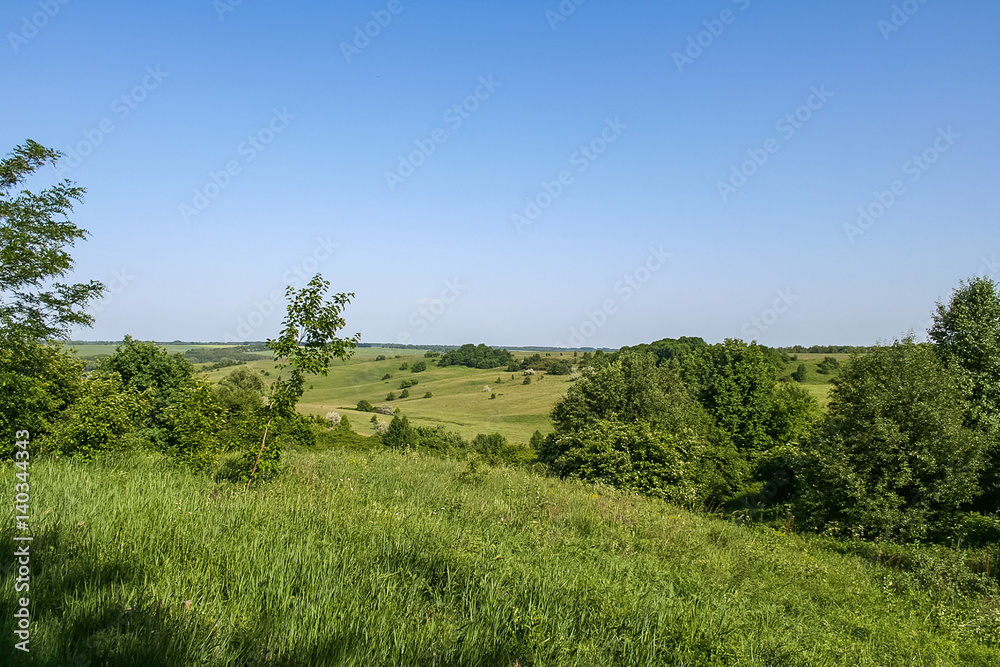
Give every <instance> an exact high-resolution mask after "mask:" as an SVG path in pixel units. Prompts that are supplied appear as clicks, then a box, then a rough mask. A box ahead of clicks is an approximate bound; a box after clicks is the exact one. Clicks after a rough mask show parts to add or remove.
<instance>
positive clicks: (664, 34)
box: [0, 0, 1000, 347]
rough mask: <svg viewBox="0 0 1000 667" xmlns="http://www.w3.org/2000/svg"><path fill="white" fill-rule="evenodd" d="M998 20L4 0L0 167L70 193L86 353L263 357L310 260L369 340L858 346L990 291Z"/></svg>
mask: <svg viewBox="0 0 1000 667" xmlns="http://www.w3.org/2000/svg"><path fill="white" fill-rule="evenodd" d="M577 1H579V0H577ZM998 29H1000V5H997V4H996V3H993V2H987V1H986V0H976V1H973V0H957V1H954V2H949V3H945V2H942V1H941V0H925V1H924V2H920V1H919V0H908V1H907V2H896V3H893V2H881V1H872V0H867V1H865V2H862V1H861V0H846V1H839V2H833V1H830V2H807V3H806V2H792V1H791V0H771V1H770V2H763V1H762V0H736V1H732V0H717V1H713V2H697V3H696V2H677V3H663V2H627V1H622V2H614V3H613V2H610V1H609V0H586V1H585V2H582V3H581V4H576V3H575V2H573V0H566V1H564V2H562V3H561V4H560V3H559V2H557V1H555V0H552V1H549V2H529V1H515V0H508V1H506V2H492V3H488V2H470V1H463V2H444V1H440V2H431V1H429V0H423V1H421V0H391V1H390V0H378V1H377V2H350V3H331V4H327V3H318V2H287V3H280V4H279V3H268V2H263V1H261V0H243V2H239V3H238V4H237V3H236V2H235V0H218V1H216V2H212V1H211V0H188V1H186V2H177V3H161V4H157V5H156V6H152V7H150V6H147V4H146V3H125V2H107V1H100V0H95V1H94V2H82V1H80V0H70V1H68V2H67V1H66V0H62V2H60V0H42V1H41V2H39V1H38V0H34V1H33V2H28V1H25V0H9V1H8V2H5V3H4V4H3V7H2V9H0V30H2V33H3V36H4V40H3V44H2V45H0V71H2V72H3V77H2V81H3V85H4V101H5V103H4V104H3V105H2V107H0V118H2V121H3V122H2V123H0V151H3V152H7V151H9V150H10V149H11V148H13V147H14V146H15V145H17V144H19V143H22V142H23V141H24V140H25V139H28V138H30V139H34V140H36V141H38V142H40V143H42V144H44V145H46V146H50V147H53V148H57V149H60V150H62V151H64V152H65V153H67V158H66V159H64V160H63V162H62V166H63V168H62V169H61V170H60V172H59V173H60V174H62V175H64V176H65V177H67V178H70V179H72V180H74V181H76V182H77V183H78V184H80V185H82V186H84V187H85V188H87V190H88V194H87V198H86V201H85V203H84V204H83V205H81V206H79V207H78V208H77V209H76V211H75V212H74V214H73V219H74V221H75V222H76V223H77V224H79V225H80V226H82V227H84V228H86V229H88V230H89V231H90V232H91V237H90V239H88V240H87V241H86V242H84V243H81V244H78V245H77V246H76V248H75V249H74V250H73V254H74V257H75V258H76V260H77V266H76V272H75V274H74V277H75V278H77V279H80V280H87V279H91V278H94V279H98V280H101V281H103V282H104V283H105V284H107V285H108V286H109V287H110V288H111V290H110V291H109V293H108V296H107V297H106V298H105V300H104V301H103V302H102V303H100V304H96V305H95V307H94V308H93V312H94V314H95V316H96V320H97V321H96V325H95V326H94V327H93V328H92V329H89V330H86V329H85V330H78V331H74V332H73V335H74V337H77V338H85V339H120V338H121V337H122V336H123V335H125V334H132V335H133V336H136V337H140V338H145V339H156V340H174V339H181V340H230V339H240V340H242V339H251V340H261V339H264V338H266V337H268V336H273V335H275V334H276V333H277V331H278V329H279V326H280V322H281V316H282V312H283V308H284V304H283V300H282V298H281V296H280V295H281V293H282V292H283V290H284V287H285V286H286V285H289V284H291V285H301V284H303V283H304V281H305V279H307V278H308V276H309V275H311V274H312V273H315V272H320V273H322V274H323V276H324V277H326V278H327V279H328V280H330V281H331V283H332V288H333V290H334V291H344V292H354V293H355V294H356V297H355V299H354V302H353V304H352V305H351V306H350V307H349V309H348V310H347V312H346V316H347V321H348V331H347V332H346V333H354V332H355V331H360V332H361V333H362V336H363V340H365V341H368V342H410V343H427V344H430V343H442V344H460V343H465V342H470V341H471V342H477V343H478V342H485V343H488V344H492V345H561V346H570V345H573V346H595V347H596V346H608V347H618V346H621V345H629V344H635V343H638V342H644V341H651V340H655V339H659V338H663V337H668V336H669V337H677V336H684V335H687V336H702V337H704V338H705V339H706V340H709V341H713V342H714V341H720V340H722V339H723V338H726V337H741V338H744V339H748V340H749V339H756V340H758V341H759V342H762V343H765V344H769V345H791V344H796V343H798V344H804V345H810V344H870V343H873V342H874V341H876V340H879V339H882V340H885V339H891V338H893V337H896V336H899V335H902V334H904V333H905V332H906V331H907V330H910V329H914V330H917V332H918V333H921V332H922V329H923V328H924V327H926V320H927V319H928V317H929V314H930V312H931V311H932V309H933V306H934V303H935V301H936V300H938V299H947V297H948V295H949V294H950V292H951V290H952V289H953V288H954V287H956V286H957V285H958V283H959V281H960V280H961V279H963V278H968V277H971V276H973V275H992V277H994V278H1000V266H998V265H997V263H996V261H995V260H996V259H997V258H1000V231H998V225H997V222H998V215H997V211H998V196H1000V195H998V192H1000V191H998V188H997V176H998V173H1000V169H998V166H997V159H998V155H1000V150H998V149H1000V133H998V123H997V119H998V117H1000V68H998V67H997V63H1000V53H998V51H1000V39H998V35H997V32H998ZM366 31H367V33H368V34H367V35H366V34H365V33H366ZM456 107H457V108H456ZM57 178H59V174H57V172H56V170H53V169H51V168H50V169H47V170H46V171H45V172H44V173H43V174H41V175H40V176H39V177H38V178H37V179H35V180H33V181H32V183H31V186H32V187H42V186H44V185H46V184H48V183H51V182H53V181H54V180H55V179H57ZM859 209H860V210H861V211H867V212H868V217H865V218H861V219H860V223H859V217H860V213H859Z"/></svg>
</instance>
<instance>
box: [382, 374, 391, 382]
mask: <svg viewBox="0 0 1000 667" xmlns="http://www.w3.org/2000/svg"><path fill="white" fill-rule="evenodd" d="M382 379H383V380H391V379H392V373H386V374H385V375H383V376H382Z"/></svg>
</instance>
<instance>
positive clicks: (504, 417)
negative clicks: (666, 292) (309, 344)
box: [205, 348, 572, 443]
mask: <svg viewBox="0 0 1000 667" xmlns="http://www.w3.org/2000/svg"><path fill="white" fill-rule="evenodd" d="M380 354H384V355H386V357H387V358H386V359H385V360H384V361H375V357H376V356H378V355H380ZM531 354H532V353H531V352H525V353H518V354H517V355H515V356H517V357H518V358H520V357H521V356H530V355H531ZM542 354H543V356H544V353H542ZM551 354H552V355H553V356H556V357H558V356H559V353H558V352H553V353H551ZM563 354H564V356H565V358H572V353H571V352H569V353H563ZM397 355H400V356H398V357H397ZM421 360H424V361H430V360H428V359H424V351H422V350H403V351H401V350H394V349H382V348H359V349H358V350H357V354H355V355H354V357H352V358H351V359H349V360H348V361H347V362H342V361H336V362H334V364H333V366H332V367H331V369H330V374H329V375H328V376H327V377H315V378H310V379H309V383H310V385H311V386H312V388H311V389H308V390H307V391H306V393H305V395H304V396H303V398H302V401H301V402H300V403H299V405H298V410H299V412H302V413H303V414H315V415H321V416H322V415H325V414H326V413H327V412H329V411H331V410H335V411H337V412H339V413H341V414H345V415H347V416H348V418H349V419H350V420H351V426H352V427H353V428H354V430H355V431H357V432H358V433H362V434H365V435H368V434H371V432H372V431H371V425H370V424H369V423H368V422H369V420H370V419H371V414H370V413H363V412H358V411H357V410H355V407H356V406H357V403H358V401H360V400H362V399H366V400H368V401H371V403H372V404H373V405H376V406H378V405H390V406H391V407H393V408H397V407H398V408H399V409H400V410H401V412H402V414H404V415H406V416H407V417H408V418H409V419H410V421H411V422H413V423H414V424H415V425H418V426H438V425H443V426H444V427H445V428H447V429H448V430H449V431H457V432H458V433H460V434H461V435H462V436H463V437H465V438H471V437H473V436H475V435H476V434H478V433H501V434H503V435H504V436H505V437H506V438H507V439H508V440H509V441H510V442H517V443H526V442H528V440H529V439H530V438H531V434H532V433H534V432H535V431H536V430H539V431H541V432H542V433H548V432H549V431H551V430H552V421H551V419H550V418H549V412H550V411H551V410H552V406H554V405H555V404H556V402H557V401H558V400H559V399H560V398H561V397H562V396H564V395H565V393H566V391H567V390H568V389H569V386H570V382H569V377H568V376H565V375H550V376H545V374H543V373H539V374H537V375H535V376H534V377H533V379H532V382H531V384H528V385H526V384H523V375H522V374H521V373H520V372H518V373H514V374H513V379H511V376H512V374H511V373H504V372H503V370H502V369H500V370H496V369H494V370H488V371H483V370H477V369H472V368H465V367H463V366H446V367H444V368H439V367H437V366H435V365H433V364H428V365H427V370H426V371H423V372H421V373H412V372H410V371H409V370H399V367H400V365H401V364H402V363H403V362H406V363H407V364H409V365H410V366H412V365H413V364H414V363H415V362H417V361H421ZM246 366H247V367H248V368H251V369H254V370H257V371H260V370H265V371H268V372H271V373H272V374H273V373H274V372H275V371H274V364H273V362H271V361H269V360H261V361H259V362H251V363H249V364H247V365H246ZM231 371H232V369H231V368H223V369H219V370H214V371H209V372H207V373H205V377H207V378H209V379H211V380H219V379H220V378H222V377H223V376H224V375H226V373H229V372H231ZM386 373H389V374H391V375H392V379H391V380H382V376H384V375H385V374H386ZM497 378H499V379H500V380H501V382H500V383H499V384H498V383H497ZM264 379H265V380H268V379H269V378H267V377H265V378H264ZM401 380H417V381H418V382H419V384H417V385H416V386H415V387H411V388H410V397H409V398H405V399H398V398H397V399H396V400H395V401H392V402H391V403H389V402H386V401H385V398H386V395H387V394H389V392H395V393H396V395H397V396H398V395H399V393H400V391H401V389H400V381H401ZM487 386H488V387H489V388H490V391H488V392H486V391H483V388H484V387H487ZM428 391H429V392H431V393H432V394H433V397H432V398H423V396H424V394H426V393H427V392H428ZM494 393H495V394H496V398H490V396H491V395H492V394H494Z"/></svg>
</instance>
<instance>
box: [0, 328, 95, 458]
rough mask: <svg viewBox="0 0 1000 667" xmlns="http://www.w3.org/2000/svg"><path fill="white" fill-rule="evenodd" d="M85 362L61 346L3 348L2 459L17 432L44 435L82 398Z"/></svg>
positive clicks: (0, 353)
mask: <svg viewBox="0 0 1000 667" xmlns="http://www.w3.org/2000/svg"><path fill="white" fill-rule="evenodd" d="M82 376H83V362H82V361H80V360H79V359H77V358H76V356H75V355H73V354H70V353H68V352H66V351H65V350H63V349H62V347H61V346H60V345H58V344H50V345H43V344H41V343H37V342H34V341H26V342H24V343H22V344H19V345H16V346H13V347H11V346H6V345H0V437H2V440H0V456H6V455H7V454H9V453H10V452H12V451H13V450H12V449H11V448H12V447H13V444H12V443H13V442H14V437H13V436H14V433H15V432H16V431H18V430H27V431H29V432H30V433H32V434H35V435H44V434H45V433H48V432H50V431H51V430H52V428H53V427H54V425H55V422H56V421H57V420H59V419H60V415H61V414H62V413H63V411H65V410H66V408H68V407H69V406H70V405H71V404H72V403H73V402H74V401H76V400H77V398H78V397H79V395H80V392H81V391H82V384H83V377H82Z"/></svg>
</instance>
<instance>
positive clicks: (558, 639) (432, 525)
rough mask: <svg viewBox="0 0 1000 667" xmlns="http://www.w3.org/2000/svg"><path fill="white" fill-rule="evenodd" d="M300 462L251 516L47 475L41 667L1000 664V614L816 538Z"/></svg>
mask: <svg viewBox="0 0 1000 667" xmlns="http://www.w3.org/2000/svg"><path fill="white" fill-rule="evenodd" d="M289 460H290V464H291V465H290V469H289V470H288V471H287V472H286V473H284V474H283V475H281V476H280V477H279V478H278V479H277V480H276V481H275V482H273V483H272V484H270V485H265V486H262V487H260V488H258V489H256V490H251V492H250V493H248V494H244V493H243V492H242V491H241V490H240V489H239V488H238V487H236V486H232V485H228V484H225V483H221V484H220V483H215V482H213V481H212V480H210V479H208V478H207V477H203V476H198V475H195V474H193V473H190V472H187V471H186V470H183V469H179V468H177V467H175V466H174V465H173V464H171V463H169V462H168V461H166V460H164V459H162V458H158V457H153V456H149V455H141V456H137V457H132V458H119V459H107V460H103V461H98V462H95V463H80V462H74V461H36V462H34V464H33V468H32V475H31V480H32V488H31V490H32V505H33V509H32V512H33V516H32V527H33V530H34V534H35V535H36V538H35V541H34V542H33V543H32V547H31V551H32V561H31V567H32V580H31V591H30V598H31V608H32V612H33V614H34V616H33V633H32V639H31V654H30V657H31V664H38V665H60V666H62V665H102V664H109V665H119V664H123V665H125V664H136V665H139V664H144V665H196V664H207V665H364V666H365V667H375V666H379V665H514V664H517V665H520V666H525V665H630V666H632V665H768V666H774V665H851V666H852V667H860V666H862V665H872V666H878V667H883V666H887V665H984V666H985V665H997V664H1000V645H998V633H1000V614H998V611H997V605H996V601H995V599H993V598H990V597H989V596H988V595H983V596H980V597H978V598H968V597H956V596H940V595H935V594H933V592H929V591H925V590H909V589H904V590H899V589H898V587H896V586H893V585H892V578H893V576H894V575H893V572H892V571H891V570H886V569H885V568H883V567H881V566H879V565H877V564H873V563H871V562H869V561H868V560H866V559H863V558H860V557H857V556H854V555H851V554H841V553H836V552H835V551H834V550H832V549H829V548H827V547H826V546H825V545H824V543H823V541H822V540H819V539H816V538H808V537H801V536H796V535H785V534H782V533H779V532H776V531H774V530H772V529H769V528H762V527H759V526H758V527H746V526H739V525H734V524H730V523H726V522H723V521H720V520H718V519H713V518H709V517H704V516H699V515H695V514H690V513H688V512H685V511H682V510H678V509H677V508H674V507H671V506H669V505H666V504H663V503H661V502H658V501H655V500H649V499H643V498H638V497H635V496H630V495H625V494H619V493H616V492H613V491H611V490H608V489H603V488H601V489H598V488H595V487H591V486H586V485H582V484H575V483H568V482H562V481H559V480H552V479H546V478H542V477H537V476H533V475H531V474H529V473H527V472H522V471H515V470H508V469H495V470H487V472H486V473H485V474H482V473H475V472H472V473H470V472H469V471H467V469H466V465H467V464H465V463H462V462H456V461H446V460H440V459H435V458H431V457H425V456H419V455H414V454H396V453H392V452H370V453H361V454H359V453H351V452H343V451H327V452H321V453H302V452H298V453H292V454H291V455H290V457H289ZM463 473H464V474H463ZM13 476H14V470H13V468H12V466H11V465H10V464H9V463H8V464H4V466H2V467H0V498H2V499H3V502H4V506H5V507H7V508H12V507H13V479H14V477H13ZM12 525H13V511H12V510H9V511H8V512H7V520H5V521H4V523H3V526H2V528H0V539H2V541H3V543H4V544H8V545H10V544H12V541H11V538H12V529H11V527H12ZM4 551H7V552H8V553H9V551H12V549H11V550H6V549H5V550H4ZM13 561H14V559H13V557H12V556H11V555H7V556H0V568H2V569H0V572H2V573H3V581H2V586H0V588H2V590H3V594H2V596H0V614H2V618H3V636H5V637H7V638H8V639H7V641H8V646H5V647H3V649H2V650H0V655H5V654H7V652H8V650H9V651H10V655H11V656H12V660H11V664H20V663H21V662H23V658H24V656H23V655H21V654H20V653H19V652H15V651H13V650H12V647H13V643H14V641H15V640H14V639H13V636H14V635H13V633H12V630H13V627H14V626H13V623H12V614H13V611H14V600H15V597H16V596H15V593H14V590H13V587H14V581H13V579H14V562H13ZM14 659H17V660H18V662H16V663H15V662H13V660H14Z"/></svg>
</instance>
